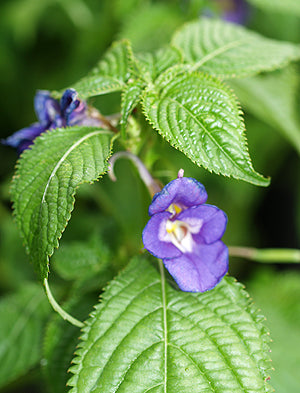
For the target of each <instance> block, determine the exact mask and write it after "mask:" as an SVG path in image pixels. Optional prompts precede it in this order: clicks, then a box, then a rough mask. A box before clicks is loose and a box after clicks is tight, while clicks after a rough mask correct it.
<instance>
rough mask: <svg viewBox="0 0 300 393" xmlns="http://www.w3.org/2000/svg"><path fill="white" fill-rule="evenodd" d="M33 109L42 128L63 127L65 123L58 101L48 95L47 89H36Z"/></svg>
mask: <svg viewBox="0 0 300 393" xmlns="http://www.w3.org/2000/svg"><path fill="white" fill-rule="evenodd" d="M34 109H35V112H36V116H37V118H38V120H39V123H40V124H41V125H42V126H43V127H44V129H49V128H55V127H63V126H64V125H65V124H64V121H63V118H62V115H61V111H60V106H59V103H58V101H56V100H55V99H54V98H52V97H50V93H49V91H47V90H38V91H37V93H36V95H35V97H34ZM50 125H51V127H50Z"/></svg>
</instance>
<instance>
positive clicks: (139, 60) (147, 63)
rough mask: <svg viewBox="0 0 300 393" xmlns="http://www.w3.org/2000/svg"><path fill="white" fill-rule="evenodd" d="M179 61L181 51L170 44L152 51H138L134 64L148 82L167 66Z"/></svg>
mask: <svg viewBox="0 0 300 393" xmlns="http://www.w3.org/2000/svg"><path fill="white" fill-rule="evenodd" d="M181 62H182V55H181V52H180V51H179V50H178V49H176V48H173V47H170V46H167V47H166V48H161V49H158V50H157V51H156V52H154V53H139V54H137V56H136V66H137V68H138V70H139V73H140V75H141V77H142V78H143V79H144V80H147V81H148V82H152V81H154V80H155V79H156V78H157V77H158V76H159V75H160V74H162V73H163V72H164V71H166V70H167V69H168V68H170V67H173V66H174V65H176V64H177V63H181Z"/></svg>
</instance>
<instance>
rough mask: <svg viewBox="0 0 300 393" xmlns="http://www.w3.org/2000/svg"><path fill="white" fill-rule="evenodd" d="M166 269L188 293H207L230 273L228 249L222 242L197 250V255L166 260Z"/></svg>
mask: <svg viewBox="0 0 300 393" xmlns="http://www.w3.org/2000/svg"><path fill="white" fill-rule="evenodd" d="M163 262H164V265H165V267H166V268H167V269H168V271H169V273H170V274H171V276H172V277H173V278H174V279H175V281H176V282H177V284H178V286H179V288H180V289H181V290H182V291H186V292H205V291H208V290H209V289H212V288H214V287H215V286H216V285H217V284H218V283H219V282H220V281H221V279H222V278H223V277H224V275H225V274H226V273H227V271H228V249H227V247H226V245H225V244H224V243H223V242H222V241H218V242H215V243H213V244H210V245H202V246H199V247H198V248H197V253H196V254H195V253H190V254H182V255H181V256H179V257H178V258H173V259H164V260H163Z"/></svg>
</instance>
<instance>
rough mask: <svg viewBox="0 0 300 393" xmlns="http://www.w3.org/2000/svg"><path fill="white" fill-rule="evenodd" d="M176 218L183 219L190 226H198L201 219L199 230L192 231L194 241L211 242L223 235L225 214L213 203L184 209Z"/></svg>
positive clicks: (225, 222)
mask: <svg viewBox="0 0 300 393" xmlns="http://www.w3.org/2000/svg"><path fill="white" fill-rule="evenodd" d="M177 219H178V220H181V221H184V222H186V223H187V224H189V226H190V227H191V228H193V225H196V226H199V221H200V220H201V222H202V225H201V228H200V230H199V231H197V232H193V238H194V240H195V242H196V243H200V244H201V243H203V241H204V242H205V243H206V244H211V243H214V242H216V241H217V240H220V239H221V237H222V236H223V235H224V232H225V229H226V224H227V216H226V214H225V213H224V212H223V211H222V210H220V209H219V208H217V207H216V206H213V205H208V204H205V205H200V206H195V207H192V208H189V209H187V210H184V211H183V212H181V213H180V214H179V215H178V216H177Z"/></svg>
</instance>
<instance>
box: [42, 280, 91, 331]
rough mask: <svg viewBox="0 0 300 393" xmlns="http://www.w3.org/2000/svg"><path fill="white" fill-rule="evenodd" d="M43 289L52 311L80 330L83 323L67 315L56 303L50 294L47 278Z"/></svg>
mask: <svg viewBox="0 0 300 393" xmlns="http://www.w3.org/2000/svg"><path fill="white" fill-rule="evenodd" d="M44 287H45V291H46V295H47V298H48V300H49V303H50V304H51V306H52V307H53V309H54V310H55V311H56V312H57V313H58V314H59V315H60V316H61V317H62V318H63V319H64V320H65V321H68V322H70V323H71V324H72V325H74V326H78V327H80V328H82V327H83V326H84V323H83V322H81V321H79V320H78V319H76V318H74V317H72V315H70V314H68V313H67V312H66V311H65V310H63V309H62V308H61V307H60V305H59V304H58V303H57V301H56V300H55V299H54V297H53V295H52V292H51V290H50V287H49V284H48V280H47V278H45V279H44Z"/></svg>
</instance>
